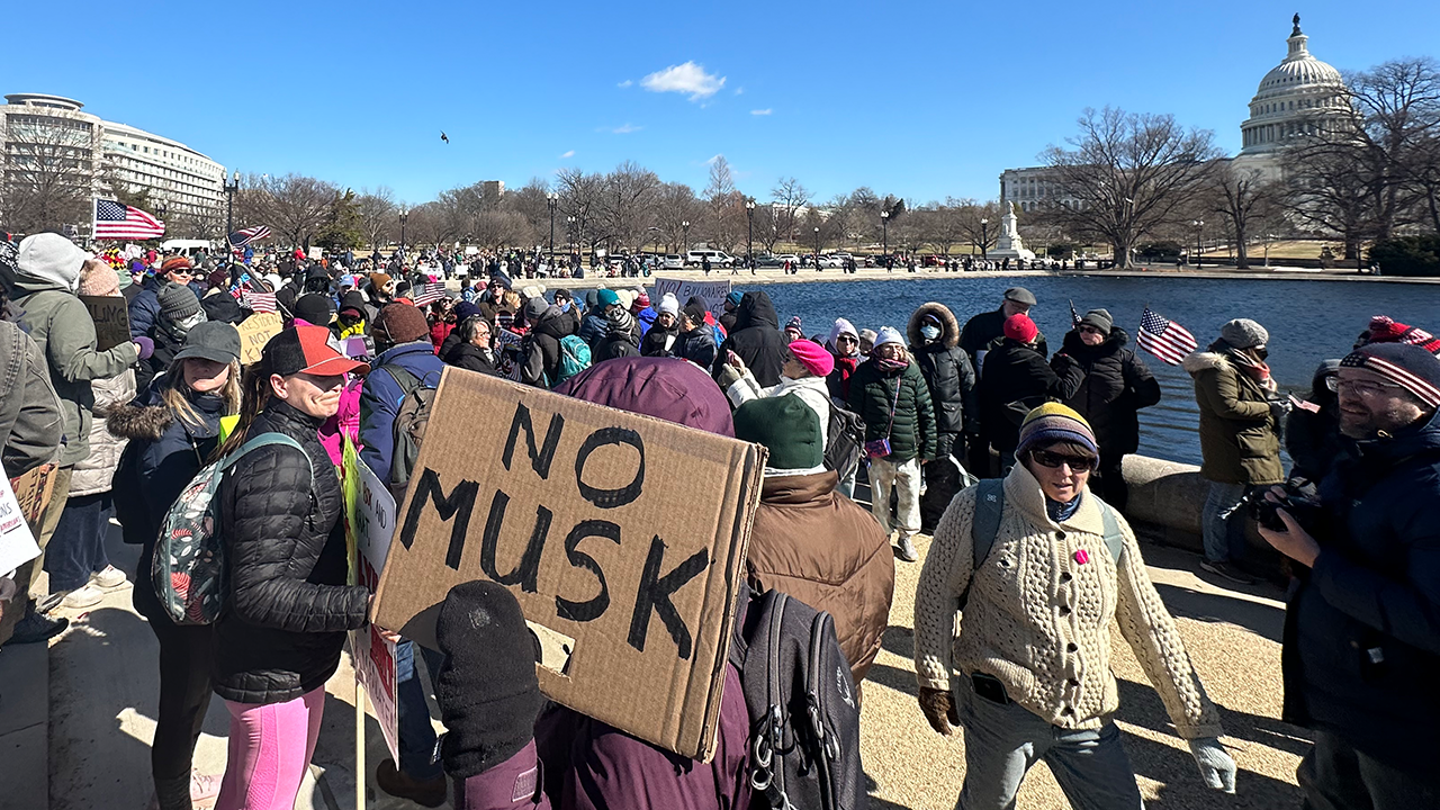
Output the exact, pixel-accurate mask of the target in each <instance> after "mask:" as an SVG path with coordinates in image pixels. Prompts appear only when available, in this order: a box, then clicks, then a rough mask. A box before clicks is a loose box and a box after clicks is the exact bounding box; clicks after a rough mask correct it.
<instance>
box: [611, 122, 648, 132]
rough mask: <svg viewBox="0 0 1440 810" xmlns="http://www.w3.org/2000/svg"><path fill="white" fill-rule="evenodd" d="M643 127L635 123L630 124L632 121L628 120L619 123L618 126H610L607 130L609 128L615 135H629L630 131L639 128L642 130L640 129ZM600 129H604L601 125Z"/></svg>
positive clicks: (638, 129) (635, 130)
mask: <svg viewBox="0 0 1440 810" xmlns="http://www.w3.org/2000/svg"><path fill="white" fill-rule="evenodd" d="M644 128H645V127H642V126H636V125H635V124H632V123H630V122H629V121H626V122H625V123H623V124H621V125H620V126H618V127H610V128H609V130H610V132H611V133H613V134H615V135H629V134H630V133H632V132H639V131H640V130H642V129H644ZM601 131H602V132H604V131H605V129H604V128H603V127H602V128H601Z"/></svg>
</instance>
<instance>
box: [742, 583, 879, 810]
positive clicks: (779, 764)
mask: <svg viewBox="0 0 1440 810" xmlns="http://www.w3.org/2000/svg"><path fill="white" fill-rule="evenodd" d="M740 599H741V604H745V605H747V609H746V611H745V615H744V619H743V622H742V621H740V620H738V619H737V621H736V627H735V637H734V639H733V641H732V643H731V645H730V662H731V663H732V664H734V665H735V666H736V667H737V668H738V669H739V670H740V681H741V684H742V687H743V689H744V691H745V707H746V709H747V710H748V711H749V714H750V759H751V771H750V785H751V787H752V788H754V790H755V800H754V801H755V803H754V805H752V806H754V807H768V808H775V810H794V809H795V808H803V810H860V809H861V808H864V807H866V805H867V803H868V801H869V798H868V796H866V794H865V786H864V779H865V772H864V770H863V769H862V767H861V764H860V707H859V704H858V703H857V701H856V697H855V684H854V683H853V682H852V681H851V678H850V664H849V662H848V661H846V660H845V654H844V653H842V652H841V651H840V642H839V641H838V640H837V639H836V637H835V622H834V620H833V619H831V617H830V614H829V613H826V612H824V611H816V610H815V609H814V608H812V607H810V606H808V605H806V604H804V603H803V602H801V601H800V600H798V599H794V598H792V597H790V596H789V595H787V594H784V593H781V592H779V591H768V592H766V593H764V594H759V595H756V594H753V593H751V592H750V590H749V588H748V587H745V586H742V591H741V595H740Z"/></svg>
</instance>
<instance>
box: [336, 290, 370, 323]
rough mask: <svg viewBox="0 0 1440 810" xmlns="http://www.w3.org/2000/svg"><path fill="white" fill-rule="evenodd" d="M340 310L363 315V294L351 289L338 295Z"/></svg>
mask: <svg viewBox="0 0 1440 810" xmlns="http://www.w3.org/2000/svg"><path fill="white" fill-rule="evenodd" d="M340 311H341V312H354V313H355V314H356V315H359V316H361V317H362V318H363V317H364V316H365V313H366V311H367V310H366V309H365V294H364V293H362V292H360V291H359V290H351V291H350V292H347V293H345V294H344V295H342V296H340Z"/></svg>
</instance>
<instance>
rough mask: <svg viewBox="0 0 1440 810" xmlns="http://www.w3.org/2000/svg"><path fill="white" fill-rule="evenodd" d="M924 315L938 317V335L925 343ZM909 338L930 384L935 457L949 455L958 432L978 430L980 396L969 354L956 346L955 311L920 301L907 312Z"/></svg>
mask: <svg viewBox="0 0 1440 810" xmlns="http://www.w3.org/2000/svg"><path fill="white" fill-rule="evenodd" d="M926 315H934V316H935V318H936V319H937V320H939V321H940V337H939V338H938V339H937V340H935V342H933V343H926V342H925V340H924V338H923V337H922V336H921V334H920V327H921V326H923V323H922V321H923V320H924V318H925V316H926ZM905 332H906V335H907V336H908V337H909V338H910V354H911V356H912V357H914V358H915V363H916V365H918V366H919V367H920V374H921V375H922V376H924V377H925V384H926V385H927V386H928V387H929V388H930V402H931V404H932V405H933V406H934V408H935V430H936V432H937V433H938V434H939V438H938V441H939V444H938V446H937V447H936V452H937V454H938V455H937V457H938V458H944V457H946V456H948V455H950V451H951V448H952V447H953V446H954V443H955V438H956V437H957V436H958V435H959V434H960V433H979V432H980V413H979V411H980V399H979V388H978V385H977V383H978V380H976V378H975V367H974V366H972V365H971V364H970V355H968V354H966V353H965V350H964V349H961V348H960V327H959V323H958V322H957V321H956V320H955V313H953V312H951V311H950V308H949V307H947V306H945V305H944V304H937V303H934V302H931V303H928V304H922V305H920V308H919V309H917V310H915V312H914V313H913V314H911V316H910V323H909V325H908V326H907V327H906V330H905Z"/></svg>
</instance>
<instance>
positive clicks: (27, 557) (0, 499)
mask: <svg viewBox="0 0 1440 810" xmlns="http://www.w3.org/2000/svg"><path fill="white" fill-rule="evenodd" d="M39 556H40V546H38V545H36V543H35V535H34V534H31V533H30V526H29V524H27V523H26V522H25V510H24V509H22V508H21V506H20V501H19V500H18V499H16V497H15V490H13V489H11V488H10V480H9V479H7V478H5V477H4V476H3V475H0V576H4V575H5V574H8V573H9V572H11V571H14V570H15V569H16V568H18V567H20V565H21V564H22V563H27V562H29V561H31V560H33V559H35V558H36V557H39Z"/></svg>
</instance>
